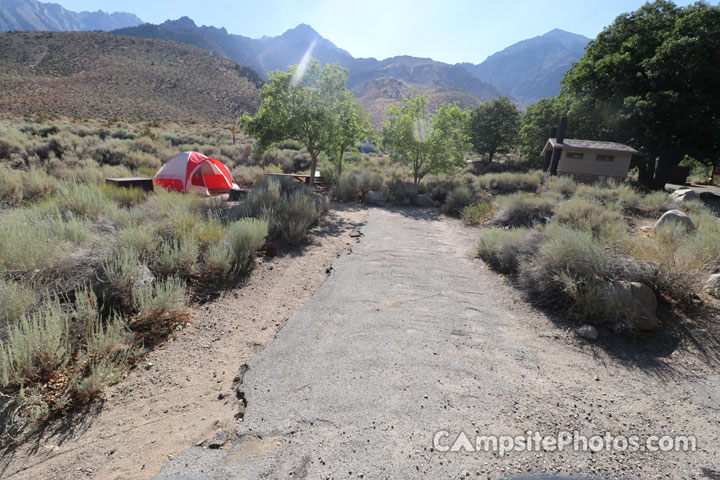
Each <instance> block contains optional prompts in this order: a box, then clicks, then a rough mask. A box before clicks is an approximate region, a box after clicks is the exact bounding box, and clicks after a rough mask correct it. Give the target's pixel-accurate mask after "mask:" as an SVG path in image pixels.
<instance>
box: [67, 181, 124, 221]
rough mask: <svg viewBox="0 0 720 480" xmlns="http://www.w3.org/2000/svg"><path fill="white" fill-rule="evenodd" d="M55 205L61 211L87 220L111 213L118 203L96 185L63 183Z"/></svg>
mask: <svg viewBox="0 0 720 480" xmlns="http://www.w3.org/2000/svg"><path fill="white" fill-rule="evenodd" d="M57 205H58V207H59V208H60V210H61V211H63V212H66V211H69V212H71V213H72V214H74V215H77V216H78V217H81V218H87V219H89V220H97V219H99V218H100V217H102V216H107V215H111V214H113V213H114V211H115V210H117V207H118V205H117V204H116V203H115V202H114V201H113V200H112V199H111V198H109V197H108V195H106V194H105V192H104V190H103V189H102V188H101V187H99V186H97V185H84V184H79V183H65V184H63V185H61V186H60V190H59V191H58V195H57Z"/></svg>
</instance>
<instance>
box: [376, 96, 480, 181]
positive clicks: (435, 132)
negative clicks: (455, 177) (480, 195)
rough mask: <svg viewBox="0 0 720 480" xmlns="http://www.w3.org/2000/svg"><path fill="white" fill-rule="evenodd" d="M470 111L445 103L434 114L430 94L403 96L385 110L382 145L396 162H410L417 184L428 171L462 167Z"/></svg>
mask: <svg viewBox="0 0 720 480" xmlns="http://www.w3.org/2000/svg"><path fill="white" fill-rule="evenodd" d="M468 120H469V114H468V112H466V111H465V110H462V109H461V108H460V107H458V106H457V105H455V104H452V105H449V104H442V105H440V106H439V107H438V109H437V111H436V112H435V115H434V116H432V117H431V116H430V114H429V112H428V97H427V95H414V96H411V97H405V98H403V101H402V102H401V103H398V104H396V105H393V106H391V107H390V108H388V109H387V111H386V113H385V121H384V122H383V130H382V145H383V148H384V149H385V150H387V151H388V152H389V153H390V156H391V158H392V159H393V160H394V161H398V162H401V163H403V164H406V165H409V166H410V170H411V171H412V174H413V181H414V182H415V184H416V185H417V184H418V183H419V182H420V180H422V178H423V177H424V176H425V175H427V174H428V173H451V172H453V171H455V170H457V169H459V168H461V167H462V166H463V165H464V163H463V160H464V158H465V152H467V151H468V150H469V148H470V143H469V139H468V135H467V122H468Z"/></svg>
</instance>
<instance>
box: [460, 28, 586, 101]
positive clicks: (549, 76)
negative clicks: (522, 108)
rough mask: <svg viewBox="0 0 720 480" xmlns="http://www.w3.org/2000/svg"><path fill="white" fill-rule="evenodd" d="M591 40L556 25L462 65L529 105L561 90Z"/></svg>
mask: <svg viewBox="0 0 720 480" xmlns="http://www.w3.org/2000/svg"><path fill="white" fill-rule="evenodd" d="M589 41H590V39H589V38H587V37H584V36H582V35H577V34H575V33H570V32H566V31H564V30H560V29H557V28H556V29H555V30H551V31H550V32H548V33H546V34H544V35H540V36H538V37H535V38H530V39H528V40H523V41H522V42H518V43H516V44H514V45H511V46H509V47H508V48H506V49H504V50H502V51H500V52H497V53H495V54H493V55H491V56H489V57H488V58H487V60H485V61H484V62H482V63H480V64H477V65H473V64H471V63H461V64H458V65H460V66H462V67H464V68H465V69H467V70H468V71H469V72H470V73H472V74H473V75H475V76H476V77H477V78H479V79H480V80H483V81H485V82H488V83H490V84H492V85H494V86H496V87H498V88H499V89H500V90H502V91H503V92H507V93H508V95H511V96H512V97H514V98H517V99H518V100H520V101H521V102H523V103H525V104H527V105H529V104H532V103H535V102H537V101H538V100H540V99H541V98H545V97H554V96H555V95H557V94H558V93H559V92H560V81H561V80H562V78H563V75H565V72H566V71H567V70H568V69H569V68H570V67H571V66H572V64H573V63H575V62H577V61H578V60H580V59H581V58H582V56H583V55H584V54H585V46H586V45H587V44H588V42H589Z"/></svg>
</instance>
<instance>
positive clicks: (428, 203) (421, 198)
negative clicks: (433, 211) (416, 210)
mask: <svg viewBox="0 0 720 480" xmlns="http://www.w3.org/2000/svg"><path fill="white" fill-rule="evenodd" d="M413 203H414V204H415V205H417V206H418V207H432V206H434V205H435V202H434V201H433V199H432V198H431V197H430V195H428V194H426V193H421V194H420V195H415V198H413Z"/></svg>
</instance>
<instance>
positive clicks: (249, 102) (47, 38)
mask: <svg viewBox="0 0 720 480" xmlns="http://www.w3.org/2000/svg"><path fill="white" fill-rule="evenodd" d="M261 84H262V80H261V79H260V78H259V77H258V75H257V74H256V73H255V72H254V71H253V70H251V69H250V68H247V67H241V66H238V65H237V64H235V63H233V62H230V61H228V60H226V59H224V58H220V57H217V56H214V55H208V53H207V52H205V51H203V50H200V49H198V48H196V47H192V46H189V45H184V44H180V43H176V42H169V41H165V40H152V39H138V38H130V37H122V36H118V35H110V34H106V33H99V32H6V33H0V110H1V111H5V112H12V113H18V114H46V115H51V114H55V115H69V116H76V117H96V118H97V117H99V118H115V119H126V120H133V119H168V120H183V121H185V120H191V121H233V120H235V119H236V118H237V117H238V116H239V115H241V114H242V113H243V112H254V111H255V110H257V107H258V105H259V103H260V86H261Z"/></svg>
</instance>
